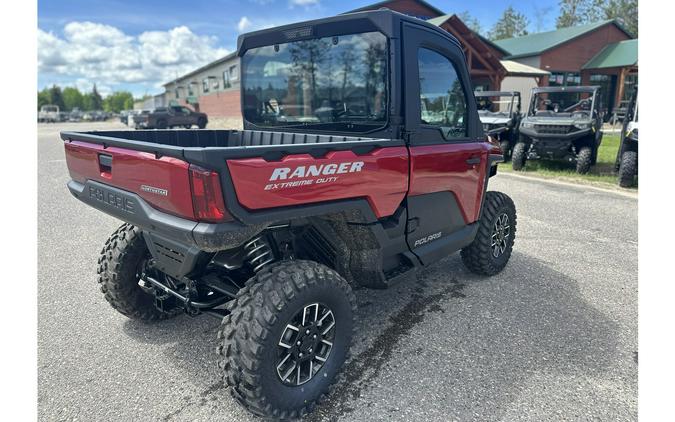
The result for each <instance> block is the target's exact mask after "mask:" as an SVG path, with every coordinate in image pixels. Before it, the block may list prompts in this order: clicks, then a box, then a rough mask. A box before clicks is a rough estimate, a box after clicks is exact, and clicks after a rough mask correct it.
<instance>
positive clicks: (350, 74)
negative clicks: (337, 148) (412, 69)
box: [242, 32, 387, 132]
mask: <svg viewBox="0 0 675 422" xmlns="http://www.w3.org/2000/svg"><path fill="white" fill-rule="evenodd" d="M242 67H243V71H244V74H243V80H242V85H243V95H244V118H245V119H246V120H247V121H249V122H251V123H253V124H255V125H257V126H267V127H298V128H302V127H312V128H314V129H317V130H333V131H348V132H366V131H371V130H374V129H378V128H381V127H382V126H384V125H385V123H386V120H387V114H386V112H387V89H386V87H387V39H386V37H385V36H384V35H382V34H381V33H379V32H367V33H362V34H353V35H343V36H339V37H326V38H318V39H313V40H305V41H295V42H291V43H286V44H278V45H274V46H266V47H260V48H255V49H251V50H249V51H247V52H246V54H245V55H244V57H243V58H242Z"/></svg>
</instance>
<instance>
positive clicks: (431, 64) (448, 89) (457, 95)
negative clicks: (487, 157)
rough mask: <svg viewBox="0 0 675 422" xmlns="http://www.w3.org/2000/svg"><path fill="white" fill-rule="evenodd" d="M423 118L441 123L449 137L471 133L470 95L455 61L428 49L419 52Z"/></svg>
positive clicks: (429, 121)
mask: <svg viewBox="0 0 675 422" xmlns="http://www.w3.org/2000/svg"><path fill="white" fill-rule="evenodd" d="M418 65H419V77H420V119H421V123H422V124H423V125H431V126H438V127H439V128H441V129H442V132H443V135H444V137H445V138H446V139H453V138H454V139H456V138H465V137H466V136H467V119H466V95H465V93H464V89H463V87H462V81H461V80H460V78H459V77H458V75H457V70H456V69H455V67H454V65H453V64H452V62H450V60H449V59H447V58H446V57H445V56H443V55H441V54H439V53H437V52H435V51H433V50H429V49H426V48H420V49H419V51H418Z"/></svg>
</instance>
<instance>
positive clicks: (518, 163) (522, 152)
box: [511, 142, 527, 170]
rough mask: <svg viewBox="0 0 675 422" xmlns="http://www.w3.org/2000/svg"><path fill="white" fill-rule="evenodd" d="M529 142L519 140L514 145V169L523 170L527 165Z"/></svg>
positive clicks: (512, 157)
mask: <svg viewBox="0 0 675 422" xmlns="http://www.w3.org/2000/svg"><path fill="white" fill-rule="evenodd" d="M526 154H527V144H526V143H525V142H518V143H517V144H516V145H515V146H514V147H513V152H512V154H511V161H512V163H511V165H512V166H513V169H514V170H522V169H523V168H524V167H525V161H526V160H527V157H526Z"/></svg>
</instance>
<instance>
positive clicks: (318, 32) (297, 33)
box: [237, 9, 461, 56]
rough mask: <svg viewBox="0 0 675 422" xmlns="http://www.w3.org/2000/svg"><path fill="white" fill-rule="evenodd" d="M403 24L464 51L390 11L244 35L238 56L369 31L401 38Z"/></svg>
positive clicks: (440, 31) (444, 33)
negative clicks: (297, 41) (273, 47)
mask: <svg viewBox="0 0 675 422" xmlns="http://www.w3.org/2000/svg"><path fill="white" fill-rule="evenodd" d="M402 22H411V23H414V24H417V25H420V26H424V27H425V28H428V29H429V30H431V31H433V32H434V33H436V34H439V35H441V36H443V37H445V38H447V39H448V40H450V41H451V42H454V43H455V44H456V45H457V46H459V47H460V48H461V44H460V43H459V41H458V40H457V38H455V37H454V36H453V35H451V34H450V33H448V32H447V31H445V30H443V29H441V28H439V27H438V26H436V25H432V24H430V23H427V22H426V21H423V20H421V19H418V18H415V17H412V16H408V15H405V14H403V13H399V12H395V11H392V10H389V9H380V10H369V11H365V12H355V13H346V14H342V15H337V16H331V17H327V18H322V19H315V20H310V21H304V22H296V23H292V24H288V25H283V26H278V27H274V28H268V29H262V30H259V31H254V32H249V33H246V34H242V35H240V36H239V38H238V39H237V54H238V55H239V56H242V55H243V54H244V52H245V51H246V50H249V49H251V48H256V47H261V46H268V45H274V44H282V43H287V42H291V41H296V40H303V39H310V38H322V37H329V36H333V35H340V34H356V33H360V32H368V31H380V32H382V33H383V34H384V35H386V36H387V37H390V38H391V37H398V36H400V31H401V23H402Z"/></svg>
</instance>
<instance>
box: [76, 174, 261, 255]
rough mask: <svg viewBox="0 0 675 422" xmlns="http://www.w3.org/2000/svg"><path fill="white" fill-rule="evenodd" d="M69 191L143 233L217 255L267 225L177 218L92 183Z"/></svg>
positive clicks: (133, 196)
mask: <svg viewBox="0 0 675 422" xmlns="http://www.w3.org/2000/svg"><path fill="white" fill-rule="evenodd" d="M68 189H69V190H70V193H72V194H73V196H75V197H76V198H77V199H79V200H80V201H82V202H84V203H85V204H87V205H89V206H91V207H93V208H96V209H98V210H100V211H103V212H104V213H106V214H109V215H111V216H113V217H117V218H119V219H120V220H122V221H125V222H127V223H130V224H133V225H134V226H137V227H140V228H141V229H142V230H143V231H145V232H148V233H152V234H153V235H158V236H161V237H163V238H167V239H170V240H171V241H173V242H174V243H176V244H179V245H182V246H184V247H185V248H196V249H198V250H200V251H206V252H215V251H219V250H224V249H229V248H233V247H236V246H239V245H241V244H242V243H243V242H245V241H246V240H248V239H250V238H251V237H252V236H253V235H254V234H256V233H258V232H260V231H261V230H262V229H263V228H264V227H265V226H266V225H265V224H261V225H255V226H250V225H243V224H241V223H239V222H237V221H231V222H225V223H217V224H215V223H200V222H197V221H192V220H187V219H185V218H180V217H176V216H174V215H171V214H167V213H165V212H162V211H159V210H157V209H155V208H152V207H151V206H150V205H148V203H147V202H146V201H145V200H143V198H141V197H140V196H138V195H136V194H135V193H132V192H128V191H125V190H122V189H118V188H115V187H112V186H108V185H105V184H103V183H99V182H96V181H93V180H88V181H86V182H85V183H80V182H77V181H75V180H71V181H70V182H68Z"/></svg>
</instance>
